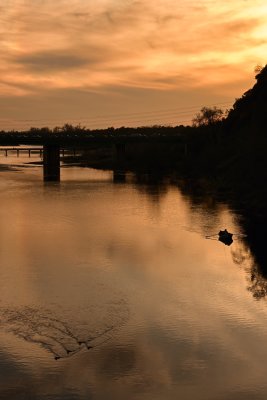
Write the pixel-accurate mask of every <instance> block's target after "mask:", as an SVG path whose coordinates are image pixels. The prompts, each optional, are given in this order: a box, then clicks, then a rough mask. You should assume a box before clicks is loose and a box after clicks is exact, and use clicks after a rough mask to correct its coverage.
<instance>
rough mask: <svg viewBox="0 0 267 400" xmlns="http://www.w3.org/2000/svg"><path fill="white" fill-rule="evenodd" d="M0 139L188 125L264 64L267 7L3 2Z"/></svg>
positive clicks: (214, 0)
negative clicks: (25, 132)
mask: <svg viewBox="0 0 267 400" xmlns="http://www.w3.org/2000/svg"><path fill="white" fill-rule="evenodd" d="M0 42H1V49H2V55H1V62H0V71H1V74H0V122H1V126H0V129H13V128H14V129H26V128H28V127H30V126H50V127H52V126H55V125H62V124H64V123H66V122H69V123H74V124H78V123H81V124H82V125H86V126H87V127H91V128H96V127H100V128H101V127H103V128H105V127H108V126H121V125H125V126H139V125H153V124H180V123H184V124H187V123H190V122H191V119H192V117H193V116H194V115H195V114H196V112H197V111H198V110H199V109H200V108H201V107H202V106H205V105H217V106H219V107H221V108H223V109H226V108H229V107H231V104H233V102H234V100H235V98H237V97H239V96H241V95H242V93H243V92H244V91H245V90H247V89H249V88H250V87H251V86H252V85H253V84H254V75H255V74H254V68H255V66H256V65H258V64H259V65H263V66H264V65H265V64H266V57H265V55H266V54H267V3H266V0H231V1H230V0H198V1H194V0H180V1H179V0H156V1H155V0H57V1H55V0H0Z"/></svg>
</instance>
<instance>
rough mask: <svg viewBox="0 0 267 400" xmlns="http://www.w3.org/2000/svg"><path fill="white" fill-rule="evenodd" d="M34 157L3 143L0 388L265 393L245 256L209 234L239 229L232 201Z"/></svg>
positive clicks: (8, 393) (31, 394)
mask: <svg viewBox="0 0 267 400" xmlns="http://www.w3.org/2000/svg"><path fill="white" fill-rule="evenodd" d="M38 160H39V158H38V155H36V156H32V158H31V160H30V161H38ZM28 162H29V159H28V157H27V156H26V155H25V156H21V157H19V158H17V157H15V154H13V156H12V155H10V156H9V157H7V158H5V157H4V156H3V155H1V156H0V163H1V165H3V166H5V168H2V170H1V169H0V189H1V200H0V204H1V207H0V261H1V263H0V286H1V296H0V370H1V375H0V398H2V399H24V398H25V399H62V400H63V399H64V400H66V399H79V400H80V399H86V400H87V399H116V400H117V399H141V400H143V399H160V400H161V399H178V398H179V399H183V400H185V399H194V400H200V399H203V400H204V399H205V400H207V399H212V400H214V399H222V400H226V399H229V400H230V399H231V400H236V399H242V400H246V399H250V400H251V399H257V400H260V399H265V398H266V395H267V382H266V376H265V375H266V374H265V362H266V361H265V360H266V358H267V348H266V345H265V344H266V338H267V323H266V322H267V304H266V302H265V300H264V299H261V300H260V301H257V300H255V298H254V297H253V295H252V294H253V293H252V292H251V290H248V288H249V287H251V268H252V267H253V265H254V261H253V258H252V256H251V254H250V252H249V249H248V248H246V246H245V244H244V243H243V242H242V237H240V236H235V238H234V243H233V244H232V245H231V246H225V245H224V244H223V243H221V242H219V241H218V240H208V239H207V238H206V235H211V234H213V233H216V232H218V231H219V230H220V229H224V228H227V229H228V230H229V231H231V232H235V233H238V234H242V230H241V228H240V226H238V223H237V222H236V221H237V219H236V216H237V210H231V209H229V208H228V207H227V205H226V204H223V203H220V202H215V201H214V199H212V197H210V196H208V195H207V197H206V198H205V199H199V201H197V202H196V201H192V199H190V197H189V196H185V195H183V194H182V192H181V191H180V189H179V187H178V186H177V185H171V184H165V185H149V184H148V185H144V184H137V183H136V182H135V180H134V178H133V177H128V180H126V182H125V183H121V184H118V183H116V184H115V183H113V173H112V172H110V171H96V170H92V169H85V168H79V167H77V166H76V167H67V168H62V173H61V182H60V183H49V184H47V183H46V184H44V183H43V181H42V170H41V167H40V166H38V165H31V164H27V163H28ZM7 165H9V166H11V167H12V168H11V169H10V170H9V169H6V166H7Z"/></svg>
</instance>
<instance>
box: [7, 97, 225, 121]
mask: <svg viewBox="0 0 267 400" xmlns="http://www.w3.org/2000/svg"><path fill="white" fill-rule="evenodd" d="M231 104H232V103H230V102H229V101H228V102H221V103H216V104H214V103H213V104H208V105H206V106H205V107H212V106H213V107H215V106H219V105H224V106H229V105H231ZM202 106H203V105H195V106H188V107H180V108H170V109H165V110H155V111H144V112H134V113H127V114H105V115H96V116H94V117H88V116H87V117H82V116H81V117H75V118H68V120H71V121H88V122H94V121H99V122H102V121H103V120H104V121H106V120H107V118H110V119H112V120H113V121H116V120H118V118H119V119H121V118H127V119H129V120H131V119H136V117H137V118H140V117H142V116H143V117H144V118H145V117H146V116H150V117H152V116H153V115H154V114H156V116H160V115H162V117H164V115H166V114H168V116H170V117H172V116H179V115H183V114H188V115H189V114H191V113H192V112H194V111H197V110H199V107H202ZM114 118H115V119H114ZM59 120H61V118H35V119H16V120H14V121H5V120H2V121H1V120H0V122H5V123H9V122H10V123H13V122H16V123H17V122H18V123H20V122H48V123H49V122H53V121H59Z"/></svg>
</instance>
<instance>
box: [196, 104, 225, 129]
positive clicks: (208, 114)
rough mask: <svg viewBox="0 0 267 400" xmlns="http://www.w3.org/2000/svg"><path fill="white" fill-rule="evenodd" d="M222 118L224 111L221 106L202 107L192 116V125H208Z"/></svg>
mask: <svg viewBox="0 0 267 400" xmlns="http://www.w3.org/2000/svg"><path fill="white" fill-rule="evenodd" d="M223 118H224V112H223V110H222V109H221V108H217V107H216V106H215V107H202V108H201V110H200V112H199V113H197V115H196V116H195V117H194V118H193V120H192V123H193V126H195V127H197V126H208V125H214V124H215V123H217V122H219V121H221V120H222V119H223Z"/></svg>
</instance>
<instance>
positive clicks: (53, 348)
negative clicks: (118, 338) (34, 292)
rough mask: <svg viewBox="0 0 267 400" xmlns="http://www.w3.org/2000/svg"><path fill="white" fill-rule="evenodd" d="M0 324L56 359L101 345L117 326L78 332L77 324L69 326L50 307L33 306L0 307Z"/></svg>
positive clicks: (109, 337) (108, 338)
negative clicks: (92, 333) (43, 349)
mask: <svg viewBox="0 0 267 400" xmlns="http://www.w3.org/2000/svg"><path fill="white" fill-rule="evenodd" d="M0 324H1V326H2V327H3V328H4V329H5V330H7V331H9V332H11V333H12V334H14V335H15V336H17V337H18V338H21V339H24V340H26V341H27V342H31V343H35V344H37V345H40V346H41V347H43V348H45V349H46V350H47V351H48V352H49V353H51V354H52V355H53V357H54V359H55V360H59V359H61V358H66V357H70V356H72V355H74V354H76V353H78V352H80V351H81V350H83V349H84V348H86V349H87V350H89V349H92V348H94V347H95V346H98V345H100V344H103V343H104V342H106V341H107V340H110V339H111V337H112V336H111V334H112V333H113V331H114V330H115V329H116V328H118V326H115V325H114V326H109V327H107V328H105V329H104V330H102V331H98V332H95V333H94V335H90V334H89V332H79V328H78V327H77V326H73V327H71V326H70V324H69V323H68V322H67V321H64V320H62V319H60V317H56V316H55V315H54V313H53V312H52V311H51V310H50V311H49V310H46V309H40V308H33V307H24V308H18V309H15V308H13V309H2V310H1V321H0ZM74 332H75V333H74Z"/></svg>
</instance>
